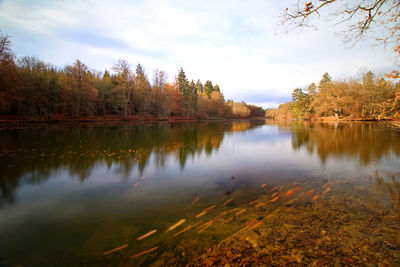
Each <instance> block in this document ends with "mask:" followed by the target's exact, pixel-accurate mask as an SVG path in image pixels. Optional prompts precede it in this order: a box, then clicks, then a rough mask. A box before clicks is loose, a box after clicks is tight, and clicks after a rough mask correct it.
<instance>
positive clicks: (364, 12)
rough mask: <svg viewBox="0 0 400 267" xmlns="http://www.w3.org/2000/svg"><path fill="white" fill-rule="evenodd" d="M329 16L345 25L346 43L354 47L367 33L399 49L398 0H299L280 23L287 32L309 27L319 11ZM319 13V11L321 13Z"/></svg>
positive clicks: (317, 16) (284, 12) (318, 15)
mask: <svg viewBox="0 0 400 267" xmlns="http://www.w3.org/2000/svg"><path fill="white" fill-rule="evenodd" d="M328 7H329V8H331V10H332V12H330V17H331V18H332V19H339V23H340V24H345V25H346V27H345V30H344V31H343V32H342V33H343V34H344V40H345V42H348V43H350V44H354V43H356V42H357V41H359V40H360V39H361V38H363V37H364V36H366V35H367V34H376V35H377V36H374V37H376V40H377V41H378V42H383V43H384V44H385V45H386V44H390V45H391V46H392V47H393V48H395V49H399V48H398V46H399V41H400V20H399V19H400V18H399V15H400V13H399V12H400V1H398V0H314V1H302V0H298V1H297V5H296V6H295V7H293V8H286V9H285V10H284V11H283V14H282V17H281V24H282V25H283V26H285V27H286V28H285V29H286V30H290V29H292V28H293V27H303V26H311V27H315V26H313V24H312V21H313V19H315V18H320V17H321V15H320V12H321V10H326V9H327V10H329V9H328ZM321 13H322V12H321Z"/></svg>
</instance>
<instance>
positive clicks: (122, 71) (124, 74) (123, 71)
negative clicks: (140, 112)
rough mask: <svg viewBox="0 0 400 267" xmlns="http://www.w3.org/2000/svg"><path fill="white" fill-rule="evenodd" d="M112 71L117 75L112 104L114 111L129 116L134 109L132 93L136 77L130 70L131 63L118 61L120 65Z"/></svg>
mask: <svg viewBox="0 0 400 267" xmlns="http://www.w3.org/2000/svg"><path fill="white" fill-rule="evenodd" d="M112 70H113V71H114V72H116V75H115V76H113V83H114V86H113V97H112V103H113V106H114V109H115V111H116V112H117V113H118V114H120V115H124V116H126V115H129V114H131V110H132V109H133V108H134V103H133V101H132V93H133V83H134V77H135V76H134V74H133V73H132V71H131V69H130V66H129V63H128V62H127V61H126V60H123V59H120V60H118V63H116V64H114V66H113V67H112ZM129 103H131V105H129Z"/></svg>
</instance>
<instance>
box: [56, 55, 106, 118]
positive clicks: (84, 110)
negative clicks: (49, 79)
mask: <svg viewBox="0 0 400 267" xmlns="http://www.w3.org/2000/svg"><path fill="white" fill-rule="evenodd" d="M64 73H65V76H64V79H63V83H62V86H63V88H64V93H65V94H66V98H67V99H66V105H67V109H68V111H69V113H70V114H71V115H73V116H76V117H79V116H82V115H93V113H94V106H95V99H96V98H97V93H98V92H97V89H96V88H95V87H94V84H93V75H92V73H91V72H90V71H89V68H88V66H86V65H85V64H83V63H82V62H81V61H80V60H79V59H78V60H76V61H75V63H74V64H73V65H68V66H66V67H65V68H64Z"/></svg>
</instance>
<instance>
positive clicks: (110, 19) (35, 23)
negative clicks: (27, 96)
mask: <svg viewBox="0 0 400 267" xmlns="http://www.w3.org/2000/svg"><path fill="white" fill-rule="evenodd" d="M296 3H297V1H296V0H282V1H265V0H249V1H243V0H240V1H239V0H202V1H200V0H197V1H194V0H171V1H168V0H146V1H144V0H143V1H136V0H133V1H132V0H131V1H128V0H113V1H101V0H97V1H95V0H85V1H82V0H80V1H79V0H35V1H32V0H0V30H1V31H2V32H3V33H5V34H7V35H9V36H10V38H11V41H12V50H13V51H14V53H15V54H16V55H17V56H18V57H22V56H35V57H37V58H39V59H42V60H44V61H45V62H48V63H52V64H54V65H56V66H59V67H60V68H62V67H64V66H65V65H68V64H73V63H74V61H75V60H76V59H80V60H81V61H82V62H84V63H85V64H86V65H88V66H89V68H90V69H95V70H98V71H104V70H105V69H108V70H111V67H112V65H113V64H115V63H117V62H118V59H125V60H126V61H128V62H129V63H130V65H131V68H132V69H135V66H136V64H138V63H139V62H140V64H141V65H142V66H144V68H145V70H146V74H147V75H148V77H149V79H150V81H151V79H152V75H153V71H154V70H156V69H161V70H164V71H166V72H167V74H168V78H169V81H172V80H174V78H175V76H176V75H177V74H178V72H179V69H180V68H181V67H182V68H183V69H184V71H185V73H186V76H187V77H188V78H189V79H190V80H191V79H194V80H195V81H196V80H197V79H200V80H201V81H202V82H203V84H204V83H205V81H206V80H211V81H212V82H213V84H218V85H219V86H220V88H221V91H222V92H223V94H224V96H225V99H226V100H228V99H232V100H234V101H245V102H246V103H249V104H255V105H258V106H262V107H264V108H272V107H277V106H278V105H279V104H281V103H284V102H288V101H290V99H291V93H292V91H293V89H295V88H298V87H300V88H305V87H307V86H308V85H309V84H310V83H312V82H315V83H318V82H319V80H320V79H321V77H322V75H323V74H324V73H325V72H328V73H329V74H330V76H331V77H332V78H333V79H334V80H343V79H349V78H350V77H357V75H359V73H360V70H361V69H364V70H371V71H373V72H374V73H375V74H376V75H378V76H379V75H382V74H383V73H385V72H390V71H391V70H392V69H393V68H394V65H395V62H394V58H393V55H394V53H393V52H392V51H391V49H388V48H386V49H385V48H384V47H383V46H376V45H373V44H374V41H373V40H372V39H371V40H370V39H366V40H363V41H361V42H358V43H357V44H356V45H355V46H353V47H347V46H346V45H345V44H344V42H343V39H342V38H340V37H338V36H337V34H336V33H338V32H340V31H341V30H343V28H341V27H344V26H343V25H340V24H339V25H337V24H336V23H334V22H332V21H331V20H328V19H323V18H320V19H319V20H318V21H317V22H316V24H318V29H317V30H313V29H310V28H307V29H297V30H292V31H290V32H289V33H287V34H285V33H283V31H284V29H283V28H282V27H281V26H280V24H279V22H280V15H281V13H282V11H283V10H284V9H285V8H286V7H291V6H293V5H294V4H296ZM321 15H322V16H321V17H324V16H323V15H324V13H322V14H321Z"/></svg>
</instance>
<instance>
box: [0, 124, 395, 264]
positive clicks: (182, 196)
mask: <svg viewBox="0 0 400 267" xmlns="http://www.w3.org/2000/svg"><path fill="white" fill-rule="evenodd" d="M0 170H1V172H0V175H1V177H0V190H1V191H0V266H1V264H4V265H10V266H14V265H24V266H78V265H89V266H98V265H113V266H115V265H126V266H136V265H149V264H154V265H160V266H161V265H174V264H178V265H184V264H186V263H191V262H193V260H194V259H196V258H198V257H199V256H201V255H202V254H203V253H205V252H206V251H208V250H209V248H211V247H213V246H215V245H217V244H218V243H220V242H221V241H222V240H224V239H226V238H228V237H230V236H232V235H233V234H235V233H237V232H238V231H240V230H241V229H242V228H243V225H245V224H246V222H248V221H249V219H251V218H253V219H257V221H259V222H264V224H266V222H265V220H266V219H265V218H266V214H272V212H274V211H275V212H286V211H285V209H287V208H288V207H292V208H293V207H295V206H296V205H297V206H299V204H296V205H294V206H293V205H292V204H290V203H292V202H291V201H298V202H299V201H300V202H301V201H303V202H301V205H302V206H306V207H308V206H310V207H317V205H318V203H319V201H321V202H320V203H322V201H325V200H327V199H328V198H329V200H330V201H336V202H333V203H337V201H338V200H337V197H338V196H339V194H342V195H340V196H343V192H345V196H344V197H347V195H348V199H352V198H354V197H355V196H356V195H362V194H365V195H368V196H371V195H372V197H368V198H366V200H365V199H363V200H362V201H371V203H364V204H363V205H364V206H368V207H369V206H371V210H369V211H366V212H365V214H364V213H363V214H360V215H358V213H357V216H355V218H354V220H361V219H362V220H364V221H365V220H366V219H368V218H369V217H368V216H367V215H368V213H371V212H375V209H379V211H383V212H386V214H394V215H393V216H394V217H393V216H392V217H390V218H391V220H394V223H392V224H391V225H390V230H393V231H397V230H399V227H400V221H399V220H398V214H399V208H400V207H399V201H400V198H399V194H400V187H399V180H400V132H398V131H394V130H393V129H390V128H388V127H386V126H384V125H380V124H377V123H356V124H319V123H311V124H310V123H294V124H293V123H285V124H274V123H271V122H266V121H263V120H261V121H238V122H203V123H174V124H170V123H157V124H145V125H112V126H110V125H108V126H99V125H80V126H77V125H51V126H48V125H41V126H29V127H27V126H26V127H21V128H18V129H8V130H0ZM335 183H336V184H337V185H338V186H339V185H340V186H341V188H342V189H343V190H344V191H343V190H342V191H340V190H339V187H338V189H337V190H336V189H335ZM327 188H329V190H327ZM293 189H294V190H293ZM355 189H357V190H359V192H356V191H355ZM290 190H292V191H293V192H291V193H288V192H290ZM275 193H277V194H275ZM317 195H318V197H316V196H317ZM276 198H277V199H276ZM231 199H232V200H231ZM274 199H276V200H274ZM257 201H258V202H257ZM300 202H299V203H300ZM224 203H225V205H224ZM293 203H294V202H293ZM307 203H308V204H307ZM303 204H304V205H303ZM214 205H215V206H214ZM350 207H351V205H350V206H349V208H348V209H349V212H351V211H350ZM329 208H330V207H327V206H326V205H325V209H329ZM204 210H206V212H203V211H204ZM314 211H315V209H314ZM202 213H203V214H202ZM201 214H202V215H201ZM353 214H356V213H354V212H353ZM396 214H397V217H396ZM362 216H367V217H366V218H361V217H362ZM231 218H232V219H231ZM374 218H375V217H374ZM181 220H184V222H183V223H182V224H180V225H178V226H176V228H174V229H173V230H171V231H167V230H168V228H169V227H171V226H172V225H174V224H176V223H177V222H179V221H181ZM370 221H372V222H373V223H374V224H377V225H378V221H379V220H375V219H370ZM382 221H383V222H385V219H384V218H383V217H382V219H381V220H380V222H382ZM354 223H355V221H354ZM257 227H262V226H257ZM385 227H389V226H387V225H385ZM203 228H204V229H203ZM154 230H156V231H154ZM151 231H153V234H151V235H149V236H147V237H144V238H143V239H141V240H137V238H139V237H141V236H143V235H145V234H146V233H149V232H150V233H151ZM324 231H325V230H324ZM323 234H325V233H323ZM388 236H389V237H388V238H389V239H390V238H391V236H390V235H388ZM395 237H396V236H395ZM398 240H400V238H399V239H398ZM359 241H360V240H358V241H357V242H359ZM371 242H372V241H371ZM371 242H370V243H371ZM388 242H392V243H391V244H392V245H393V249H392V250H393V253H394V255H397V257H394V258H393V261H392V262H389V263H399V262H397V260H399V259H400V256H399V251H400V249H399V247H398V246H399V244H398V243H399V242H398V241H393V240H388ZM396 242H397V243H396ZM115 248H120V249H118V250H115V251H113V252H110V251H112V250H113V249H115ZM151 249H153V250H151ZM149 250H150V251H149ZM146 251H149V252H146ZM107 252H109V253H107ZM141 252H146V253H144V254H143V255H139V256H137V257H134V258H130V257H131V256H134V255H137V254H138V253H141ZM105 254H106V255H105ZM378 254H379V253H378V252H376V253H375V254H373V255H372V256H368V257H370V258H371V259H370V258H368V257H364V259H362V260H363V261H364V262H365V263H367V261H368V262H379V261H380V260H379V259H381V258H382V255H380V254H379V255H378ZM374 255H375V256H376V258H374V257H375V256H374ZM303 257H305V256H304V255H303ZM372 258H373V259H372ZM352 260H354V259H352ZM360 261H361V260H360ZM283 262H284V261H283ZM348 263H351V261H350V260H349V261H348Z"/></svg>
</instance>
